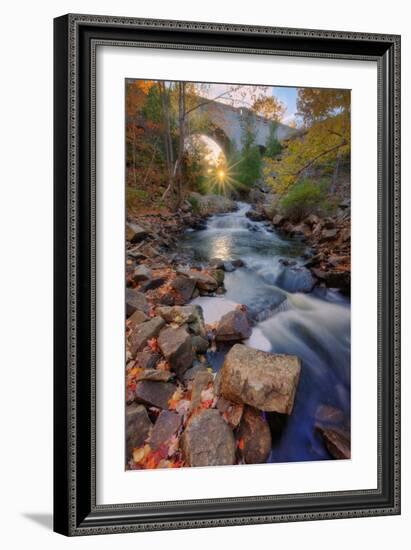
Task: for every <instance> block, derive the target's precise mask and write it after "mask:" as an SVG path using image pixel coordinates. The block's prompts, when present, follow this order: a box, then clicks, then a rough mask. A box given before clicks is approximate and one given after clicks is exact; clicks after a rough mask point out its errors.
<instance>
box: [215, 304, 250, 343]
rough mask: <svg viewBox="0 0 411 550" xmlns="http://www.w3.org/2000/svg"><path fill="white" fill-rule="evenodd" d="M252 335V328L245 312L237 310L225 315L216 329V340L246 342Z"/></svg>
mask: <svg viewBox="0 0 411 550" xmlns="http://www.w3.org/2000/svg"><path fill="white" fill-rule="evenodd" d="M250 335H251V327H250V323H249V321H248V318H247V314H246V313H245V311H243V310H241V309H235V310H233V311H229V312H228V313H226V314H225V315H223V316H222V317H221V319H220V321H219V322H218V325H217V329H216V340H218V341H231V340H245V339H246V338H249V337H250Z"/></svg>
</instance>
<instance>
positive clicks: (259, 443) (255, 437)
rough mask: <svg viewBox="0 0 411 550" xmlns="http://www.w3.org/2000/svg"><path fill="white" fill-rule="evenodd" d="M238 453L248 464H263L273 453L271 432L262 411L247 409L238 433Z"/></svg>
mask: <svg viewBox="0 0 411 550" xmlns="http://www.w3.org/2000/svg"><path fill="white" fill-rule="evenodd" d="M236 437H237V441H238V452H239V454H240V456H241V457H242V458H243V460H244V462H245V463H246V464H263V463H264V462H267V458H268V457H269V455H270V451H271V443H272V441H271V432H270V428H269V426H268V424H267V421H266V420H265V419H264V418H263V416H262V414H261V412H260V411H258V410H257V409H254V408H252V407H247V406H246V407H245V408H244V413H243V416H242V419H241V423H240V426H239V428H238V431H237V435H236Z"/></svg>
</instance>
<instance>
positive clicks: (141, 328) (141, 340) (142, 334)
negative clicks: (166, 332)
mask: <svg viewBox="0 0 411 550" xmlns="http://www.w3.org/2000/svg"><path fill="white" fill-rule="evenodd" d="M164 325H165V321H164V319H162V318H161V317H153V318H152V319H150V321H145V322H144V323H140V324H139V325H135V327H134V328H133V331H132V333H131V335H130V338H129V345H130V352H131V354H132V355H133V356H134V355H135V354H136V353H137V352H139V351H142V350H143V349H144V348H145V347H146V345H147V342H148V340H150V339H151V338H155V337H156V336H158V334H159V332H160V330H161V329H162V328H163V326H164Z"/></svg>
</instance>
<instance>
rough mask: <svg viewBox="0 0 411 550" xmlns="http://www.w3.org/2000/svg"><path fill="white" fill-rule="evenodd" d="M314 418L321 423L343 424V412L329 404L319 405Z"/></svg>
mask: <svg viewBox="0 0 411 550" xmlns="http://www.w3.org/2000/svg"><path fill="white" fill-rule="evenodd" d="M315 419H316V420H317V421H318V422H321V423H322V424H327V425H328V424H343V423H344V419H345V418H344V413H343V411H342V410H341V409H337V408H335V407H332V406H331V405H319V406H318V407H317V410H316V411H315Z"/></svg>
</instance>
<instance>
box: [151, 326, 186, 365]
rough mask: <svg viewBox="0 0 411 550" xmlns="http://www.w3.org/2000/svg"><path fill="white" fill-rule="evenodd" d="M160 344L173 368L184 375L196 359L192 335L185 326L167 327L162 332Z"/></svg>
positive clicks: (159, 339) (159, 338)
mask: <svg viewBox="0 0 411 550" xmlns="http://www.w3.org/2000/svg"><path fill="white" fill-rule="evenodd" d="M158 345H159V346H160V349H161V352H162V354H163V355H164V357H165V358H166V359H167V361H169V363H170V365H171V368H172V369H173V370H174V371H175V372H176V373H177V374H178V375H179V376H182V374H184V372H185V371H186V370H187V369H188V368H189V367H191V365H192V363H193V359H194V353H193V348H192V345H191V337H190V335H189V334H188V332H187V331H186V330H185V328H184V327H180V328H178V329H175V328H165V329H164V330H162V331H161V332H160V336H159V337H158Z"/></svg>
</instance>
